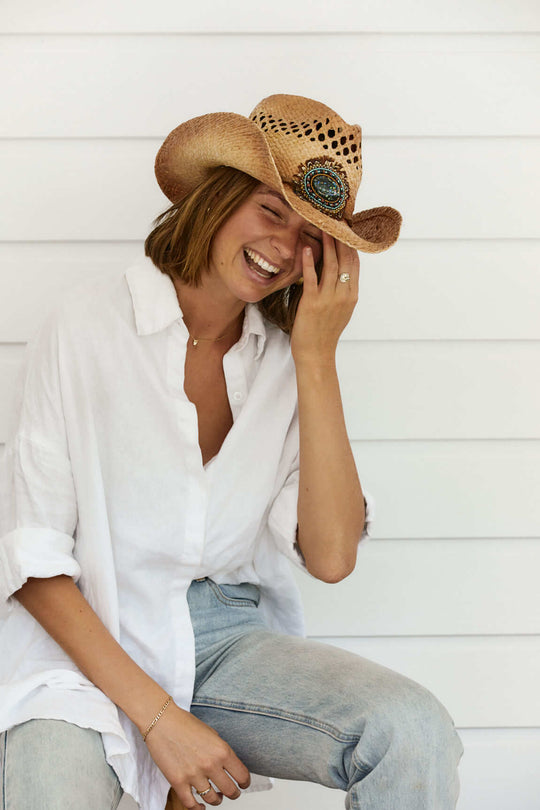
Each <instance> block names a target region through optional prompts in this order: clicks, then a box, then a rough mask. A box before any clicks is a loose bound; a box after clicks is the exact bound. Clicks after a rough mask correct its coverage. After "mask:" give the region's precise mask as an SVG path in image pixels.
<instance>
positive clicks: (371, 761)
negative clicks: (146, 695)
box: [191, 629, 445, 788]
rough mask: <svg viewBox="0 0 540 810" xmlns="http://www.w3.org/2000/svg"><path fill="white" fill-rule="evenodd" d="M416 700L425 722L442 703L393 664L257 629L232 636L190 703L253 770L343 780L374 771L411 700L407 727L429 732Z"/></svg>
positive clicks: (337, 782)
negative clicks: (390, 666)
mask: <svg viewBox="0 0 540 810" xmlns="http://www.w3.org/2000/svg"><path fill="white" fill-rule="evenodd" d="M419 706H422V711H424V709H423V707H424V706H425V707H427V711H425V712H424V721H425V723H426V724H429V722H430V712H431V711H434V712H439V711H442V712H445V709H444V707H443V706H442V705H441V704H439V703H438V701H437V700H436V698H435V697H434V696H433V695H432V694H431V693H430V692H428V690H426V689H425V688H424V687H422V686H421V685H420V684H417V683H416V682H414V681H412V680H410V679H409V678H406V677H405V676H403V675H400V674H399V673H397V672H394V671H393V670H390V669H388V668H387V667H384V666H381V665H379V664H376V663H375V662H373V661H369V660H368V659H366V658H363V657H361V656H358V655H355V654H353V653H350V652H347V651H345V650H341V649H339V648H337V647H333V646H332V645H329V644H322V643H320V642H316V641H311V640H309V639H304V638H299V637H294V636H286V635H281V634H277V633H273V632H271V631H269V630H261V629H254V630H253V631H252V632H250V633H247V634H245V635H244V636H242V637H240V638H238V639H236V640H235V641H234V643H233V644H230V645H229V646H228V648H227V650H226V653H225V654H224V655H223V656H222V657H221V658H220V660H219V665H218V666H216V667H215V668H214V669H213V671H212V672H211V674H210V676H209V677H207V678H206V679H205V680H204V681H203V682H202V683H201V684H200V686H199V688H198V689H197V691H196V692H195V695H194V698H193V703H192V707H191V711H192V712H193V714H195V715H196V716H197V717H199V718H200V719H201V720H203V722H205V723H207V724H208V725H210V726H212V727H213V728H215V729H216V731H217V732H218V733H219V734H220V736H222V737H223V738H224V739H225V740H227V742H228V743H229V745H231V747H232V748H233V750H234V751H235V752H236V754H237V755H238V756H239V757H240V759H241V760H242V761H243V762H244V763H245V765H246V766H247V767H248V768H249V769H250V770H251V771H252V772H254V773H259V774H263V775H266V776H274V777H276V778H282V779H297V780H304V781H313V782H319V783H320V784H324V785H327V786H330V787H342V788H346V785H347V782H348V776H347V775H350V774H351V772H352V771H353V770H354V768H357V769H360V770H362V769H363V768H365V771H366V773H367V772H369V770H370V769H371V768H372V767H374V766H375V765H376V763H377V762H378V761H379V760H380V758H381V757H382V756H384V753H385V750H384V749H385V747H388V745H389V739H390V738H391V736H392V734H393V733H394V732H393V729H395V727H396V724H399V723H401V725H402V726H404V725H406V724H407V723H408V722H409V720H408V716H407V713H408V712H409V711H410V710H409V708H408V707H412V709H413V711H411V712H410V714H411V717H413V716H414V724H415V727H414V728H413V727H412V725H411V729H410V733H411V734H412V735H418V734H421V733H422V727H421V723H422V720H420V725H418V718H419V717H420V716H421V713H419V712H418V707H419ZM373 728H377V729H381V732H382V733H379V732H377V733H373V732H372V731H371V729H373ZM386 729H387V731H385V730H386ZM383 732H384V733H383ZM362 735H364V739H363V741H362V755H363V761H362V762H359V761H358V760H357V757H358V750H357V751H356V752H355V749H357V746H358V742H359V740H360V737H362ZM351 760H352V765H353V767H352V768H351Z"/></svg>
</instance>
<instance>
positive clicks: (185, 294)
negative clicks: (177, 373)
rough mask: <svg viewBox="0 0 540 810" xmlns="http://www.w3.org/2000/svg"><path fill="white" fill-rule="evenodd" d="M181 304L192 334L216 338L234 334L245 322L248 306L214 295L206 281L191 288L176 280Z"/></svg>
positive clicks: (241, 302) (196, 336)
mask: <svg viewBox="0 0 540 810" xmlns="http://www.w3.org/2000/svg"><path fill="white" fill-rule="evenodd" d="M175 288H176V294H177V296H178V303H179V304H180V308H181V310H182V315H183V318H184V323H185V324H186V327H187V330H188V332H189V334H190V335H191V337H193V338H198V339H199V338H200V339H204V338H207V339H216V338H219V337H221V336H222V335H224V334H229V333H230V335H231V336H232V335H233V334H235V333H236V329H235V326H237V327H238V328H240V327H241V324H242V317H241V316H242V314H243V312H244V309H245V304H244V302H243V301H237V300H235V301H234V302H223V301H219V300H217V299H216V297H215V296H212V295H211V293H210V291H209V290H208V289H205V286H204V284H201V285H200V286H199V287H190V286H188V285H186V284H182V283H181V282H179V281H175Z"/></svg>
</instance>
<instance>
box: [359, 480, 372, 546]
mask: <svg viewBox="0 0 540 810" xmlns="http://www.w3.org/2000/svg"><path fill="white" fill-rule="evenodd" d="M362 492H363V495H364V507H365V510H366V517H365V521H364V529H363V531H362V536H361V537H360V543H363V544H365V543H367V541H368V540H370V539H371V536H372V535H371V533H372V531H373V529H372V523H373V520H374V518H375V499H374V497H373V495H371V494H370V493H369V492H367V490H365V489H364V490H362Z"/></svg>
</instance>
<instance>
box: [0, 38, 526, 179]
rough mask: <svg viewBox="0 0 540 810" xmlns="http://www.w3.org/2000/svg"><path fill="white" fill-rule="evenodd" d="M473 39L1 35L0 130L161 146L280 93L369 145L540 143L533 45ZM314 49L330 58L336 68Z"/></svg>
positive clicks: (7, 133)
mask: <svg viewBox="0 0 540 810" xmlns="http://www.w3.org/2000/svg"><path fill="white" fill-rule="evenodd" d="M474 40H475V47H474V48H473V47H472V44H471V41H470V35H462V36H458V37H456V36H453V37H446V38H445V41H444V43H443V44H442V45H441V43H439V44H438V47H436V48H434V47H433V40H428V41H430V42H431V47H429V46H428V47H426V37H423V38H419V37H411V36H386V37H385V36H384V35H383V36H376V35H370V34H367V35H366V34H364V35H362V34H345V35H343V36H340V37H336V36H335V35H332V34H317V35H311V36H308V35H306V36H302V37H291V36H289V35H282V36H277V37H276V36H268V35H266V36H265V35H261V36H257V37H253V36H249V35H237V36H226V37H215V36H211V35H201V36H197V37H194V36H190V35H178V36H170V35H168V36H148V37H143V38H141V37H134V36H125V37H96V36H70V37H66V36H47V37H41V38H36V37H35V36H22V37H21V36H16V37H4V38H2V39H0V44H1V45H2V50H0V74H2V75H3V76H5V77H6V80H5V81H3V82H2V84H1V86H0V104H1V106H2V108H3V109H9V111H10V114H9V115H6V116H3V118H2V122H1V123H0V135H2V136H3V137H11V138H12V137H33V138H35V137H44V136H45V137H83V138H88V137H91V136H93V137H126V138H130V137H155V138H159V137H161V136H163V135H165V134H166V133H167V132H168V131H169V130H170V129H172V128H173V127H174V126H176V125H177V124H178V123H180V121H183V120H187V119H188V118H191V117H193V116H196V115H201V114H203V113H207V112H210V111H215V110H233V111H235V112H238V113H241V114H243V115H248V114H249V112H250V110H251V109H252V108H253V107H254V106H255V104H256V103H257V102H258V101H259V100H260V99H262V98H263V97H264V96H266V95H269V94H271V93H275V92H278V91H279V90H280V89H281V88H285V89H288V90H289V91H290V92H294V93H297V94H299V95H306V96H310V97H314V98H319V99H321V100H322V101H326V103H327V104H329V105H330V106H331V107H333V108H334V109H336V110H338V111H339V113H340V114H341V115H342V116H343V117H344V118H345V119H346V120H348V121H354V122H356V123H358V124H360V125H361V126H362V127H363V129H364V135H365V136H367V137H370V138H371V137H374V136H388V137H391V138H398V137H411V136H422V137H426V136H443V137H449V136H486V137H493V136H503V135H505V136H523V135H538V134H539V133H540V111H539V105H538V103H537V98H538V91H539V86H538V76H539V75H540V36H533V37H531V36H530V35H514V36H510V37H500V36H476V37H474ZM533 47H534V50H533V49H532V48H533ZM321 52H324V53H329V52H331V53H332V54H333V56H332V64H333V70H331V71H329V70H326V69H325V67H324V65H325V63H324V62H321ZM194 65H197V69H196V70H194V69H193V66H194ZM216 65H219V75H218V76H216ZM247 66H249V67H248V69H246V67H247ZM186 75H189V81H187V82H183V83H182V89H181V92H180V93H179V87H178V79H179V77H181V76H186ZM336 75H346V76H347V82H346V83H344V84H339V83H338V84H336V81H335V76H336ZM239 76H241V77H242V81H238V78H239ZM373 77H376V88H375V87H374V81H373ZM351 86H354V87H355V92H354V93H351V92H350V87H351ZM157 88H159V91H158V92H157V91H156V90H157ZM434 88H436V91H435V92H434ZM428 96H429V112H428V111H427V110H426V97H428ZM479 98H481V99H482V103H481V104H479V103H478V102H479ZM29 100H31V103H29ZM368 171H369V166H368Z"/></svg>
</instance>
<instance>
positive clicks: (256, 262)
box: [244, 248, 280, 279]
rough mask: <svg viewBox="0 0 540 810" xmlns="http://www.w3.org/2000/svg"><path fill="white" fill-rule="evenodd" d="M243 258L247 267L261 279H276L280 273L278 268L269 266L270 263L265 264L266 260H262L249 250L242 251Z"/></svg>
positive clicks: (272, 265)
mask: <svg viewBox="0 0 540 810" xmlns="http://www.w3.org/2000/svg"><path fill="white" fill-rule="evenodd" d="M244 257H245V260H246V263H247V265H248V267H250V268H251V269H252V270H254V271H255V273H257V274H258V275H259V276H261V278H265V279H269V278H276V276H277V275H278V274H279V272H280V268H279V267H276V266H275V265H274V264H270V262H267V261H266V259H263V257H262V256H260V255H259V254H258V253H256V252H255V251H254V250H251V249H250V248H246V249H245V250H244Z"/></svg>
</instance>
